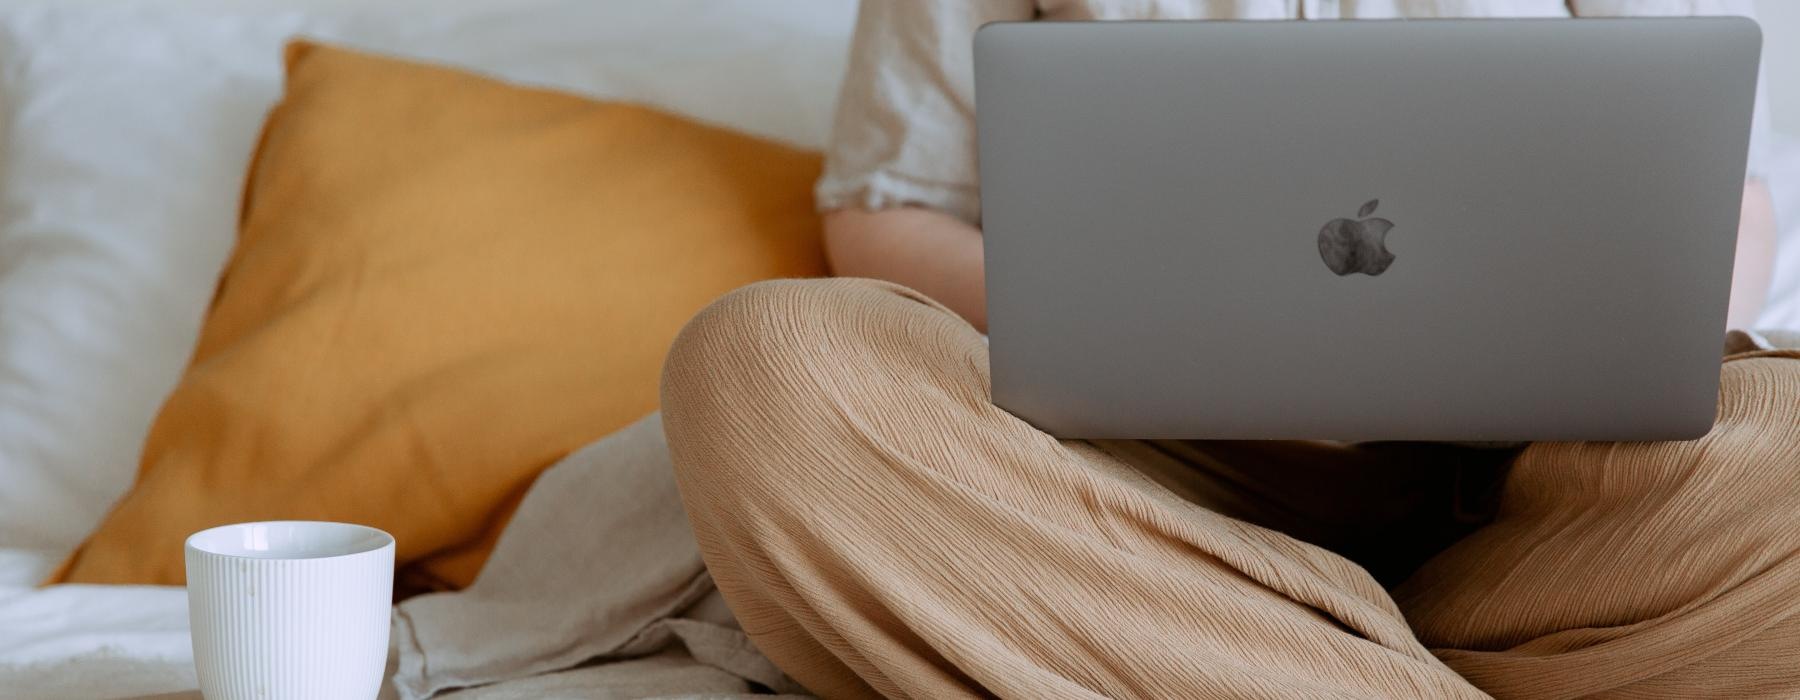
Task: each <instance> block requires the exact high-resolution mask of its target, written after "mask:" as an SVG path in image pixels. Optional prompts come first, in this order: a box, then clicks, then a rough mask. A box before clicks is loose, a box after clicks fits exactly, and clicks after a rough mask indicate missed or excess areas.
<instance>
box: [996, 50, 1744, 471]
mask: <svg viewBox="0 0 1800 700" xmlns="http://www.w3.org/2000/svg"><path fill="white" fill-rule="evenodd" d="M1760 44H1761V39H1760V32H1759V30H1758V29H1757V27H1756V25H1755V24H1754V23H1753V22H1750V21H1748V20H1743V19H1736V18H1705V19H1604V20H1602V19H1583V20H1528V19H1521V20H1426V21H1335V22H1081V23H1056V22H1031V23H1012V24H994V25H989V26H987V27H984V28H983V29H982V30H981V31H980V32H979V33H978V34H977V37H976V40H975V76H976V93H977V98H976V99H977V121H978V128H979V162H980V170H981V194H982V228H983V231H984V235H985V239H986V256H987V262H986V264H987V286H988V322H989V338H990V347H991V363H992V369H993V398H994V401H995V403H996V404H998V405H999V406H1001V407H1003V408H1005V409H1007V410H1009V411H1011V412H1013V413H1014V414H1016V415H1018V416H1020V417H1022V418H1024V419H1025V420H1027V421H1029V422H1031V423H1032V424H1034V425H1036V426H1038V427H1039V428H1042V429H1044V430H1046V431H1049V432H1050V433H1052V434H1055V435H1058V436H1062V437H1083V438H1109V437H1128V438H1302V439H1347V440H1385V439H1401V440H1601V439H1604V440H1637V439H1677V438H1693V437H1697V436H1699V435H1702V434H1704V433H1705V432H1706V431H1707V430H1709V429H1710V427H1711V424H1712V419H1713V416H1714V410H1715V405H1716V398H1717V391H1718V381H1719V353H1720V346H1721V341H1722V338H1723V334H1724V331H1725V313H1726V305H1727V300H1728V296H1729V287H1730V278H1731V266H1732V257H1733V252H1734V245H1735V239H1736V231H1737V223H1738V212H1739V203H1740V197H1741V194H1742V188H1743V182H1744V167H1745V157H1746V152H1747V148H1748V139H1749V127H1750V118H1751V108H1752V103H1753V100H1754V92H1755V83H1756V68H1757V58H1758V53H1759V51H1760Z"/></svg>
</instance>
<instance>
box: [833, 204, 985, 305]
mask: <svg viewBox="0 0 1800 700" xmlns="http://www.w3.org/2000/svg"><path fill="white" fill-rule="evenodd" d="M825 253H826V257H827V259H829V260H830V262H831V271H832V274H835V275H838V276H840V277H871V278H874V279H881V280H887V281H889V282H896V283H899V284H903V285H906V286H908V287H911V288H913V289H916V290H918V291H920V292H922V293H924V294H925V295H926V296H929V297H931V298H933V299H936V300H937V301H938V303H940V304H943V305H944V306H948V307H950V310H951V311H955V312H956V313H958V314H960V315H961V316H962V317H963V318H964V319H967V320H968V321H969V323H971V324H974V326H975V328H976V329H978V330H980V331H982V332H984V333H985V332H987V290H986V288H985V286H984V284H985V282H984V276H983V271H982V259H981V230H980V229H977V228H975V227H974V226H970V225H969V224H968V223H966V222H964V221H963V220H961V219H958V218H956V217H954V216H951V215H949V214H945V213H943V212H939V211H935V210H931V209H921V208H915V207H904V208H897V209H884V210H882V211H875V212H870V211H862V210H858V209H844V210H839V211H833V212H828V213H827V214H825Z"/></svg>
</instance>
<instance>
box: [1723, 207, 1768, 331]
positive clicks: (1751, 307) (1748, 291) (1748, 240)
mask: <svg viewBox="0 0 1800 700" xmlns="http://www.w3.org/2000/svg"><path fill="white" fill-rule="evenodd" d="M1774 274H1775V206H1774V203H1773V202H1772V201H1771V200H1770V199H1769V186H1768V185H1766V184H1764V183H1763V181H1761V180H1750V181H1749V182H1748V183H1746V184H1745V186H1744V204H1743V210H1742V212H1741V213H1740V214H1739V215H1738V239H1737V260H1736V263H1735V266H1734V267H1733V271H1732V275H1731V311H1730V312H1729V313H1728V315H1727V317H1726V318H1727V321H1726V325H1727V326H1728V327H1730V328H1751V327H1752V326H1753V325H1754V324H1755V323H1756V317H1757V315H1758V314H1761V313H1762V308H1763V303H1764V302H1766V301H1767V299H1768V295H1769V279H1770V278H1771V277H1773V276H1774Z"/></svg>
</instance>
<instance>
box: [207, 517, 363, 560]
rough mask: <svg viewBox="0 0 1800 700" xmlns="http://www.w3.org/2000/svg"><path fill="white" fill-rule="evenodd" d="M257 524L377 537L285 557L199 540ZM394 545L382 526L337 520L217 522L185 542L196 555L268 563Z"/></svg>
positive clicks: (351, 553) (346, 554)
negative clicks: (206, 544) (210, 545)
mask: <svg viewBox="0 0 1800 700" xmlns="http://www.w3.org/2000/svg"><path fill="white" fill-rule="evenodd" d="M253 525H303V526H308V527H322V528H329V529H343V530H354V531H360V532H362V533H364V534H367V535H372V536H373V539H372V540H371V541H370V544H368V545H366V546H360V547H357V548H354V549H349V550H346V551H339V552H331V553H329V554H310V555H309V554H289V555H281V556H255V555H250V554H236V553H232V552H221V551H217V550H214V549H208V548H206V547H204V546H202V545H200V544H198V543H197V542H196V541H197V540H200V539H201V538H203V537H206V536H208V535H212V534H214V533H217V532H220V531H224V530H235V529H239V528H245V527H249V526H253ZM392 547H394V536H393V535H391V534H389V533H388V532H387V531H386V530H383V529H381V528H378V527H371V526H368V525H359V524H357V523H344V522H337V521H333V520H252V521H247V522H241V523H228V524H225V525H216V526H213V527H209V528H206V529H204V530H201V531H199V532H195V533H193V534H191V535H188V536H187V539H186V540H185V541H184V542H183V548H184V549H186V550H187V551H189V552H193V553H195V554H201V555H205V556H209V557H220V558H224V559H243V560H246V561H268V562H276V561H319V560H326V559H341V558H344V557H354V556H359V555H364V554H369V553H371V552H380V551H382V550H386V549H390V548H392Z"/></svg>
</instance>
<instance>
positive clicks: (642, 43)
mask: <svg viewBox="0 0 1800 700" xmlns="http://www.w3.org/2000/svg"><path fill="white" fill-rule="evenodd" d="M853 6H854V3H853V1H852V0H386V1H384V2H382V3H366V2H363V1H362V0H88V1H84V2H71V1H69V0H26V1H20V0H0V696H4V697H6V698H31V697H120V696H135V695H150V694H157V693H165V692H171V691H180V690H185V689H188V688H191V687H193V669H192V665H191V656H190V654H191V652H190V651H189V648H188V638H187V618H186V600H185V595H184V593H183V591H182V590H181V589H179V588H168V587H96V586H66V587H58V588H54V589H50V590H34V589H32V588H30V585H31V584H32V583H34V582H35V581H37V580H40V579H41V578H42V576H43V575H44V574H45V573H46V572H47V571H48V570H49V569H50V567H52V566H54V564H55V563H56V560H57V559H58V558H60V557H61V556H62V554H63V553H64V552H66V551H67V550H68V548H70V547H72V546H73V545H74V544H75V543H76V542H77V541H78V540H79V538H81V537H82V536H83V535H85V534H86V533H87V532H88V530H89V529H91V528H92V527H93V526H94V524H95V523H96V522H97V521H98V519H99V517H100V516H101V514H102V513H103V512H104V510H105V509H106V508H107V507H108V505H109V504H110V503H111V502H112V501H113V500H114V499H115V498H116V497H117V496H118V495H119V494H120V493H122V492H123V490H124V489H126V488H127V487H128V486H129V483H130V479H131V474H132V471H133V470H134V468H135V466H136V459H137V452H138V449H139V444H140V442H141V441H142V439H143V436H144V433H145V431H146V430H147V429H148V426H149V423H150V420H151V419H152V417H153V415H154V412H155V410H156V408H157V406H158V404H159V403H160V402H161V400H162V398H163V395H164V394H165V393H166V392H167V391H168V389H169V387H170V386H172V385H173V383H174V381H175V380H176V378H177V377H178V376H179V374H180V371H181V369H182V365H183V364H184V363H185V361H186V359H187V355H188V353H189V352H190V350H191V347H192V343H193V340H194V336H195V334H196V333H197V330H198V328H199V323H200V320H201V314H202V313H203V310H204V306H205V304H206V301H207V298H208V297H209V295H210V294H211V291H212V286H213V283H214V279H215V278H216V276H217V271H218V268H219V266H220V265H221V264H222V262H223V260H224V258H225V256H226V254H227V252H228V250H229V248H230V245H231V241H232V239H233V237H234V231H233V220H234V217H235V212H236V205H237V195H238V188H239V185H240V181H241V178H242V169H243V166H244V164H245V162H246V160H247V158H248V155H249V152H250V148H251V145H252V141H253V139H254V137H255V134H256V129H257V127H258V126H259V125H260V123H261V119H262V116H263V112H264V110H265V109H266V107H267V106H268V105H269V104H270V103H272V101H273V100H274V99H275V98H276V96H277V95H278V94H279V76H280V66H279V55H280V54H279V46H280V44H281V42H282V41H283V39H284V38H286V37H287V36H290V35H292V34H295V33H306V34H309V35H312V36H317V37H322V38H326V39H330V40H339V41H344V42H346V43H350V44H353V45H358V46H362V47H365V48H373V49H377V50H383V51H387V52H392V53H398V54H402V55H407V56H414V57H421V58H429V59H436V60H441V61H445V62H449V63H454V64H458V65H463V66H469V67H474V68H478V69H481V70H484V71H486V72H490V73H494V74H498V75H501V76H503V77H507V78H510V79H514V80H520V81H525V82H531V83H537V84H543V85H549V86H554V87H561V88H564V89H570V90H574V91H577V92H583V93H587V94H591V95H597V96H610V97H624V98H630V99H636V100H641V101H647V102H651V103H654V104H658V105H662V106H665V107H668V108H671V109H674V110H676V111H681V112H685V113H688V114H690V115H694V116H697V117H700V118H702V119H707V120H710V121H714V122H719V123H724V124H728V125H731V126H735V127H737V128H740V129H744V130H748V131H751V132H754V133H760V134H764V135H768V136H772V137H776V138H781V139H784V140H788V141H792V142H796V143H800V144H803V145H818V144H820V143H822V142H823V140H824V138H825V135H826V132H827V130H828V127H829V116H830V106H831V102H832V99H833V96H834V95H835V91H836V85H837V81H838V79H839V76H840V75H841V73H842V64H843V59H844V46H845V42H846V41H847V38H848V33H849V28H850V23H851V20H852V16H853V14H854V9H853ZM1779 148H1780V150H1781V151H1783V154H1782V155H1779V156H1778V157H1777V159H1776V164H1775V166H1774V168H1775V170H1776V171H1777V173H1776V176H1777V177H1778V178H1782V180H1781V181H1778V182H1776V183H1774V185H1775V187H1774V190H1775V193H1776V197H1777V203H1776V206H1777V210H1778V220H1779V223H1780V225H1781V226H1782V228H1783V230H1784V233H1783V239H1782V245H1781V254H1780V255H1781V263H1780V265H1779V266H1778V270H1777V275H1776V281H1775V289H1774V291H1775V293H1776V295H1775V297H1774V298H1773V299H1772V302H1771V304H1770V306H1769V309H1768V312H1767V313H1765V314H1764V316H1763V319H1762V322H1763V324H1764V325H1768V326H1778V327H1786V328H1800V145H1796V143H1795V142H1794V141H1793V140H1791V139H1790V140H1788V141H1787V142H1786V143H1785V144H1783V145H1781V146H1780V147H1779ZM28 688H29V689H32V690H25V689H28Z"/></svg>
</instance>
